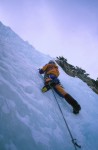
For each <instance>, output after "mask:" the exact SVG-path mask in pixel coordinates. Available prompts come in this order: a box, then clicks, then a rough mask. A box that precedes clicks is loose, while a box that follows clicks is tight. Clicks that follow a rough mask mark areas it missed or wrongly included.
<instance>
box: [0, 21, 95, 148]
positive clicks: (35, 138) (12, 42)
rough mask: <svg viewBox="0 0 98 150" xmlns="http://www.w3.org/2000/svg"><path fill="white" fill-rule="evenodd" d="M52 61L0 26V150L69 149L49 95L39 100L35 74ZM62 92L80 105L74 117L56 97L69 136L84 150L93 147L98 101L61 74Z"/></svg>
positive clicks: (84, 87)
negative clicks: (68, 94)
mask: <svg viewBox="0 0 98 150" xmlns="http://www.w3.org/2000/svg"><path fill="white" fill-rule="evenodd" d="M50 59H51V58H50V57H49V56H47V55H44V54H42V53H40V52H39V51H37V50H36V49H35V48H34V47H32V46H31V45H29V44H28V43H27V42H25V41H23V40H22V39H21V38H20V37H19V36H18V35H17V34H16V33H14V32H13V31H12V30H11V29H10V28H9V27H6V26H4V25H3V24H2V23H1V22H0V150H8V149H10V150H65V149H67V150H71V149H74V147H73V144H72V142H71V139H70V136H69V133H68V131H67V128H66V126H65V124H64V121H63V118H62V115H61V114H60V111H59V109H58V106H57V104H56V102H55V98H54V96H53V94H52V92H51V91H48V92H47V93H45V94H43V93H41V90H40V89H41V87H42V86H43V80H42V78H41V77H40V75H39V73H38V68H40V67H41V66H42V65H44V64H46V63H47V62H48V61H49V60H50ZM60 73H61V74H60V77H59V78H60V80H61V82H62V84H63V86H64V88H65V89H66V90H67V91H68V92H69V93H70V94H71V95H72V96H74V97H75V98H76V99H77V100H78V101H79V103H80V104H81V107H82V111H81V113H80V114H79V115H77V116H75V115H74V114H72V108H71V107H70V106H69V105H68V104H67V103H66V101H64V100H63V99H61V98H60V97H59V96H58V95H56V97H57V99H58V102H59V103H60V106H61V108H62V110H63V113H64V116H65V117H66V119H67V121H68V124H69V127H70V130H71V132H72V134H73V136H74V137H75V138H76V139H79V140H78V141H79V142H80V144H81V145H82V146H83V148H84V150H89V149H91V150H95V149H97V147H98V144H97V139H98V134H97V124H98V111H97V107H98V95H96V94H95V93H94V92H93V91H91V89H90V88H89V87H88V86H87V85H86V84H85V83H83V82H82V81H81V80H80V79H76V78H72V77H69V76H68V75H66V74H65V73H64V72H63V70H61V69H60Z"/></svg>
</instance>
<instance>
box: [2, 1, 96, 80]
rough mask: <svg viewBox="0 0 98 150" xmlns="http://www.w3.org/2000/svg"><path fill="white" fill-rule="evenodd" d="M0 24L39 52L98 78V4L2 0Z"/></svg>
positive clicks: (88, 2)
mask: <svg viewBox="0 0 98 150" xmlns="http://www.w3.org/2000/svg"><path fill="white" fill-rule="evenodd" d="M0 20H1V22H2V23H3V24H5V25H7V26H10V27H11V29H12V30H13V31H15V32H16V33H17V34H18V35H19V36H20V37H21V38H22V39H24V40H26V41H28V42H29V43H30V44H32V45H33V46H34V47H35V48H36V49H37V50H39V51H41V52H43V53H45V54H49V55H50V56H52V57H56V56H64V57H65V58H66V59H67V60H68V63H71V64H72V65H74V66H78V67H81V68H82V69H84V70H86V72H87V73H89V74H90V77H91V78H94V79H96V78H97V77H98V0H0Z"/></svg>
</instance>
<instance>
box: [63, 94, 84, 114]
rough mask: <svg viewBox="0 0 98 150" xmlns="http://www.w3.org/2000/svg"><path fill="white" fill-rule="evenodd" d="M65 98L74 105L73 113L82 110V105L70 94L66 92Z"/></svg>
mask: <svg viewBox="0 0 98 150" xmlns="http://www.w3.org/2000/svg"><path fill="white" fill-rule="evenodd" d="M64 98H65V100H66V101H67V102H68V103H69V104H70V105H71V106H72V107H73V113H74V114H78V113H79V111H80V110H81V106H80V105H79V104H78V102H77V101H76V100H75V99H74V98H73V97H72V96H71V95H69V94H66V95H65V97H64Z"/></svg>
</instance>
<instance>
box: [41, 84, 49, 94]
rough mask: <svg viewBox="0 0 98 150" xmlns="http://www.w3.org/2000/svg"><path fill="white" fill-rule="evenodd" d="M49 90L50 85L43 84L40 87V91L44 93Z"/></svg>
mask: <svg viewBox="0 0 98 150" xmlns="http://www.w3.org/2000/svg"><path fill="white" fill-rule="evenodd" d="M49 90H50V86H49V85H45V86H44V87H43V88H42V92H43V93H45V92H47V91H49Z"/></svg>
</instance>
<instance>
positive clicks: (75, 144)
mask: <svg viewBox="0 0 98 150" xmlns="http://www.w3.org/2000/svg"><path fill="white" fill-rule="evenodd" d="M50 87H51V85H50ZM51 89H52V93H53V95H54V97H55V100H56V102H57V105H58V107H59V110H60V112H61V114H62V117H63V119H64V122H65V124H66V127H67V130H68V132H69V135H70V137H71V140H72V143H73V145H74V148H75V150H77V147H78V148H81V146H80V145H78V144H77V142H76V139H74V138H73V136H72V133H71V131H70V129H69V126H68V123H67V121H66V119H65V117H64V114H63V112H62V109H61V107H60V105H59V103H58V100H57V98H56V96H55V93H54V90H53V88H52V87H51Z"/></svg>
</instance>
